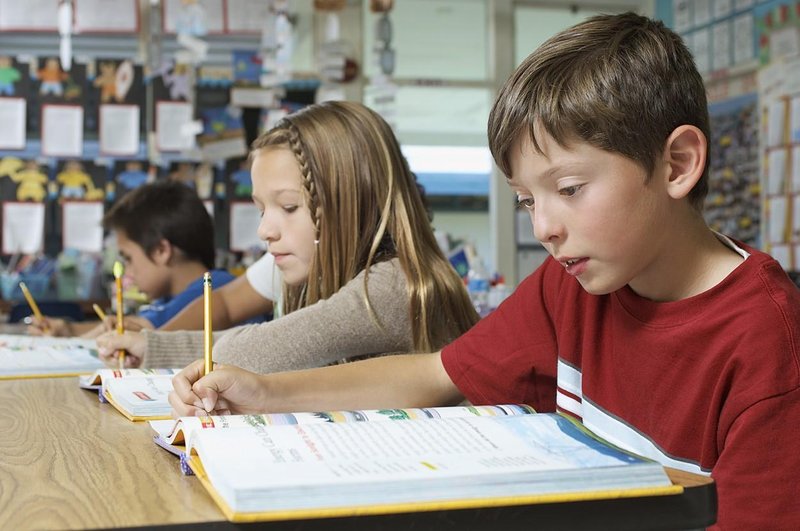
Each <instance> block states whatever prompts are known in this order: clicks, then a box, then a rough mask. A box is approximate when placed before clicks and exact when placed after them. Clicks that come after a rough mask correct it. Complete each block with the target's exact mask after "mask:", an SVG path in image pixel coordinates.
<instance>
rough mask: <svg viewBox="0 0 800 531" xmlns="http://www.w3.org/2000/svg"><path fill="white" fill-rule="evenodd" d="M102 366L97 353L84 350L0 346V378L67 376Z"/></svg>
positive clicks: (55, 347) (77, 348) (76, 348)
mask: <svg viewBox="0 0 800 531" xmlns="http://www.w3.org/2000/svg"><path fill="white" fill-rule="evenodd" d="M102 366H103V363H102V362H101V361H100V360H99V359H98V357H97V352H96V351H94V350H89V349H85V348H79V347H67V346H64V347H57V346H37V347H26V346H2V347H0V378H15V377H36V376H52V375H58V374H63V375H71V374H79V373H86V372H92V371H93V370H96V369H97V368H99V367H102Z"/></svg>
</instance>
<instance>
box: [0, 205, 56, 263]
mask: <svg viewBox="0 0 800 531" xmlns="http://www.w3.org/2000/svg"><path fill="white" fill-rule="evenodd" d="M2 208H3V232H2V234H3V254H18V253H22V254H34V253H38V252H40V251H41V250H42V249H43V248H44V215H45V209H44V203H16V202H10V201H7V202H3V203H2Z"/></svg>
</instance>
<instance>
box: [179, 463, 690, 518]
mask: <svg viewBox="0 0 800 531" xmlns="http://www.w3.org/2000/svg"><path fill="white" fill-rule="evenodd" d="M188 463H189V467H190V468H191V469H192V471H193V472H194V473H195V475H196V476H197V478H198V479H199V480H200V483H202V485H203V487H205V489H206V490H207V491H208V493H209V494H210V495H211V497H212V498H213V499H214V501H215V502H216V504H217V505H218V506H219V508H220V510H221V511H222V514H224V515H225V518H227V519H228V520H229V521H231V522H237V523H248V522H268V521H277V520H299V519H312V518H336V517H345V516H371V515H380V514H396V513H409V512H430V511H442V510H453V509H483V508H491V507H508V506H515V505H534V504H544V503H565V502H576V501H590V500H612V499H619V498H639V497H645V496H674V495H678V494H682V493H683V491H684V488H683V486H682V485H670V486H664V487H639V488H630V489H609V490H599V491H587V492H567V493H556V494H536V495H529V496H496V497H491V498H469V499H460V500H436V501H430V502H408V503H391V504H381V505H370V506H353V507H322V508H319V509H294V510H279V511H267V512H260V513H236V512H234V511H233V510H232V509H231V508H230V506H228V504H227V503H225V501H224V500H223V499H222V497H221V496H220V495H219V493H218V492H217V491H216V489H214V487H213V486H212V485H211V482H210V481H209V480H208V476H207V475H206V471H205V468H204V467H203V463H202V462H201V461H200V458H199V457H198V456H197V455H192V456H191V457H190V458H189V459H188Z"/></svg>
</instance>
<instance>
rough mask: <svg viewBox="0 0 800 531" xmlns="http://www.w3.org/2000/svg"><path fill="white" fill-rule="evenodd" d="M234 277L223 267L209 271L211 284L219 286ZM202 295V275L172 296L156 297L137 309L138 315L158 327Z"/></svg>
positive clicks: (215, 286)
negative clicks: (140, 308)
mask: <svg viewBox="0 0 800 531" xmlns="http://www.w3.org/2000/svg"><path fill="white" fill-rule="evenodd" d="M234 278H235V277H234V276H233V275H231V274H230V273H228V272H227V271H225V270H224V269H214V270H213V271H211V285H212V286H213V287H214V289H216V288H219V287H222V286H224V285H225V284H227V283H228V282H230V281H231V280H233V279H234ZM202 295H203V277H200V278H198V279H197V280H194V281H193V282H192V283H191V284H189V285H188V286H186V289H185V290H183V291H182V292H181V293H178V294H177V295H175V296H174V297H162V298H160V299H156V300H154V301H153V302H151V303H150V304H148V305H147V306H144V307H143V308H142V310H140V311H139V316H140V317H144V318H145V319H147V320H148V321H150V322H151V323H153V326H155V327H156V328H158V327H160V326H161V325H163V324H164V323H166V322H167V321H169V320H170V319H172V318H173V317H175V315H177V314H178V312H180V311H181V310H183V308H184V307H186V306H187V305H188V304H189V303H190V302H192V301H193V300H195V299H196V298H197V297H201V296H202Z"/></svg>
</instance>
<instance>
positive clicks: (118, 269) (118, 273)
mask: <svg viewBox="0 0 800 531" xmlns="http://www.w3.org/2000/svg"><path fill="white" fill-rule="evenodd" d="M124 271H125V269H124V268H123V267H122V262H120V261H116V262H114V270H113V272H114V281H115V285H116V288H117V334H119V335H122V334H124V333H125V326H124V325H123V319H122V274H123V273H124ZM117 358H118V359H119V368H120V370H122V369H124V368H125V351H124V350H123V349H119V350H118V351H117Z"/></svg>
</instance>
